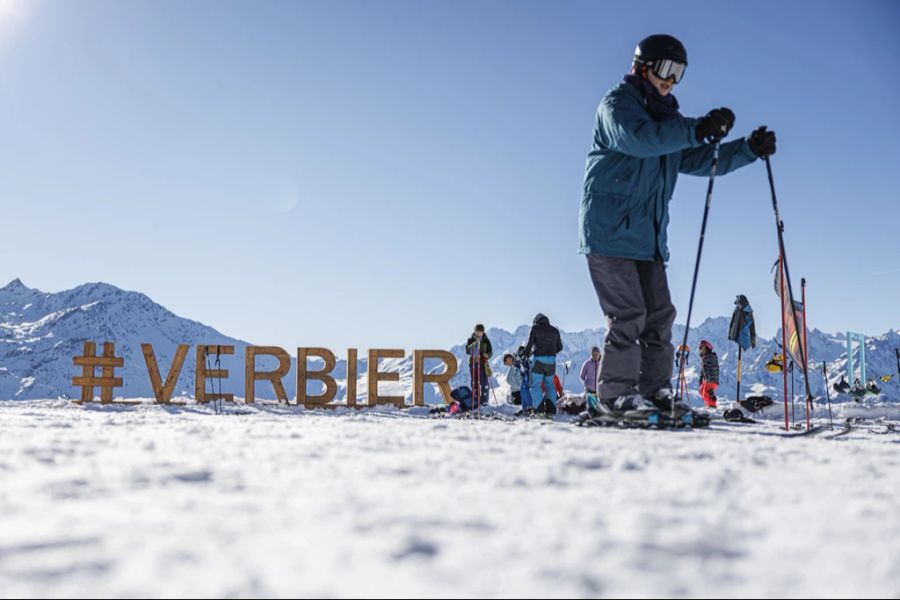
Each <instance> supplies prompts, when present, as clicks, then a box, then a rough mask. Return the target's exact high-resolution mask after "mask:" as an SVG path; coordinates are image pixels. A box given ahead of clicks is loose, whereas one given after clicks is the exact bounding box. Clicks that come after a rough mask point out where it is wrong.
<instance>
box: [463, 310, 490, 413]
mask: <svg viewBox="0 0 900 600" xmlns="http://www.w3.org/2000/svg"><path fill="white" fill-rule="evenodd" d="M466 353H467V354H468V355H469V375H470V376H471V381H472V396H473V397H474V403H475V404H474V406H475V407H480V406H481V405H482V403H484V404H487V402H488V400H489V399H490V396H489V395H488V394H489V393H490V380H488V377H490V376H491V371H490V367H489V366H488V361H490V360H491V355H492V354H493V353H494V349H493V348H492V347H491V340H489V339H488V336H487V334H486V333H485V332H484V325H482V324H481V323H479V324H478V325H476V326H475V331H474V332H473V333H472V335H471V336H470V337H469V339H468V340H467V341H466Z"/></svg>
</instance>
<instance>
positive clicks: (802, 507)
mask: <svg viewBox="0 0 900 600" xmlns="http://www.w3.org/2000/svg"><path fill="white" fill-rule="evenodd" d="M226 413H227V414H221V415H217V414H214V412H213V410H212V408H211V407H209V406H198V405H195V404H188V405H185V406H180V407H168V408H163V407H160V406H153V405H150V404H143V405H139V406H133V407H101V406H99V405H88V406H84V407H82V406H77V405H74V404H70V403H67V402H63V401H58V400H53V401H31V400H29V401H20V402H0V425H2V429H0V431H2V435H0V482H2V487H0V596H3V597H18V596H29V597H34V596H39V597H48V596H67V597H111V596H115V597H145V596H146V597H163V596H164V597H246V596H280V597H296V596H316V597H329V596H339V597H351V596H363V597H372V596H393V597H437V596H463V597H499V596H504V597H509V596H528V597H537V596H552V597H572V596H574V597H584V596H609V597H621V596H628V597H634V596H675V597H683V596H707V597H748V598H749V597H836V596H844V597H847V596H854V597H861V598H865V597H897V596H898V594H900V501H898V492H900V445H898V442H900V435H898V434H891V433H885V434H883V435H880V434H878V433H874V432H873V431H877V430H878V429H885V427H884V426H881V427H875V426H865V425H863V426H860V427H859V428H857V429H855V430H853V431H852V432H851V433H849V434H848V435H846V436H841V437H840V438H835V439H826V438H825V437H823V436H817V437H802V438H790V439H788V438H783V437H780V433H779V430H778V426H777V422H775V421H767V422H765V423H762V424H758V425H728V424H725V423H722V422H719V423H714V427H715V428H716V429H715V430H704V431H694V432H690V431H680V432H670V431H656V432H653V431H635V430H614V429H582V428H578V427H575V426H574V425H573V424H572V423H571V422H567V421H565V420H562V419H558V420H556V421H554V422H547V421H542V420H530V421H517V422H506V421H499V420H488V419H482V420H480V421H476V420H461V419H460V420H455V419H431V418H429V416H428V415H427V411H425V410H421V409H411V410H406V411H400V410H363V411H359V412H350V411H346V410H334V411H303V410H300V409H297V408H294V407H291V408H287V407H278V406H273V405H261V404H257V405H255V406H253V407H244V406H240V405H237V406H227V407H226ZM842 416H843V415H841V414H839V415H837V418H838V420H839V419H840V417H842ZM869 429H872V430H873V431H869Z"/></svg>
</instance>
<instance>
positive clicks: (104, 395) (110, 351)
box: [100, 342, 116, 404]
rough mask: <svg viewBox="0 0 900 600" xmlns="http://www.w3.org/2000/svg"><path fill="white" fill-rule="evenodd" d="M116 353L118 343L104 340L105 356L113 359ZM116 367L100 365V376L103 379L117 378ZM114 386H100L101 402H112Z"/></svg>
mask: <svg viewBox="0 0 900 600" xmlns="http://www.w3.org/2000/svg"><path fill="white" fill-rule="evenodd" d="M115 355H116V345H115V344H114V343H113V342H103V358H106V359H112V358H115ZM115 375H116V372H115V368H114V367H113V366H112V365H110V364H106V365H103V366H102V367H100V377H101V378H103V379H113V378H115ZM112 393H113V386H111V385H108V386H103V387H101V388H100V403H101V404H109V403H110V402H112Z"/></svg>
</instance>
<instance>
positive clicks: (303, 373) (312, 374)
mask: <svg viewBox="0 0 900 600" xmlns="http://www.w3.org/2000/svg"><path fill="white" fill-rule="evenodd" d="M310 356H318V357H319V358H321V359H323V360H324V361H325V367H324V368H323V369H322V370H321V371H309V369H308V365H307V364H306V361H307V359H308V358H309V357H310ZM334 363H335V359H334V353H333V352H332V351H331V350H329V349H328V348H297V404H302V405H303V406H306V407H308V408H315V407H317V406H323V405H326V404H328V403H330V402H331V401H332V400H334V397H335V396H336V395H337V382H336V381H335V380H334V377H332V376H331V375H329V373H331V371H332V370H334ZM307 379H318V380H319V381H322V382H323V383H324V384H325V393H323V394H320V395H318V396H309V395H307V393H306V381H307Z"/></svg>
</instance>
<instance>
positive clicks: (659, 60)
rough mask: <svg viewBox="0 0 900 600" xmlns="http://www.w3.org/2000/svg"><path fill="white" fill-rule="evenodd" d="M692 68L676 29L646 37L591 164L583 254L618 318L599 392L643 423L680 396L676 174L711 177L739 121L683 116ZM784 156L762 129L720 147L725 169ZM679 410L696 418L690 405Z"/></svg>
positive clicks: (601, 128)
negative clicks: (676, 385) (670, 267)
mask: <svg viewBox="0 0 900 600" xmlns="http://www.w3.org/2000/svg"><path fill="white" fill-rule="evenodd" d="M686 67H687V51H686V50H685V48H684V46H683V45H682V43H681V42H679V41H678V40H677V39H676V38H674V37H672V36H670V35H651V36H649V37H647V38H645V39H643V40H642V41H641V42H640V43H639V44H638V46H637V48H636V50H635V53H634V59H633V63H632V69H631V73H630V74H628V75H626V76H625V80H624V81H623V82H622V83H620V84H618V85H617V86H615V87H614V88H612V89H611V90H610V91H609V92H608V93H607V94H606V96H605V97H604V98H603V100H602V101H601V102H600V106H599V108H598V109H597V114H596V121H595V125H594V133H593V146H592V148H591V151H590V152H589V153H588V158H587V165H586V170H585V179H584V196H583V198H582V202H581V211H580V215H579V218H580V222H581V241H580V252H581V253H582V254H586V255H587V264H588V270H589V272H590V276H591V280H592V281H593V284H594V289H595V291H596V293H597V297H598V299H599V300H600V306H601V308H602V310H603V313H604V314H605V315H606V318H607V322H608V325H609V328H608V332H607V335H606V339H605V341H604V354H603V358H602V360H601V363H600V377H599V385H598V388H599V389H598V390H597V391H598V395H599V396H600V399H601V402H600V405H601V406H602V407H603V409H604V410H605V411H609V412H610V413H613V414H620V415H625V416H626V418H633V419H637V420H652V416H653V415H656V418H657V419H658V415H659V413H660V409H661V410H662V411H663V412H665V413H668V411H669V409H670V406H671V401H672V389H671V383H670V375H671V373H672V371H671V369H672V364H673V358H674V357H673V354H674V348H673V347H672V343H671V339H672V323H673V322H674V320H675V307H674V306H673V305H672V301H671V299H670V295H669V285H668V281H667V279H666V272H665V263H666V261H667V260H668V259H669V250H668V248H667V246H666V228H667V226H668V223H669V200H670V199H671V197H672V193H673V191H674V188H675V181H676V179H677V177H678V174H679V173H687V174H690V175H698V176H708V175H709V174H710V169H711V166H712V160H713V153H714V148H713V143H718V142H719V140H721V139H722V138H724V137H725V136H726V135H727V134H728V132H729V131H730V130H731V128H732V126H733V125H734V121H735V116H734V113H733V112H732V111H731V110H729V109H728V108H724V107H723V108H716V109H713V110H711V111H709V112H708V113H707V114H706V115H705V116H703V117H701V118H698V119H694V118H687V117H684V116H682V115H681V113H680V112H679V111H678V102H677V101H676V100H675V97H674V96H673V95H672V93H671V92H672V90H673V88H674V86H675V85H677V84H678V83H679V82H680V81H681V79H682V76H683V75H684V71H685V68H686ZM774 153H775V134H774V132H771V131H767V130H766V128H765V127H760V128H758V129H757V130H755V131H754V132H753V133H752V134H751V135H750V136H749V137H747V138H743V139H739V140H736V141H733V142H728V143H724V144H722V145H721V146H720V148H719V161H718V166H717V174H726V173H729V172H731V171H734V170H735V169H738V168H740V167H743V166H745V165H748V164H750V163H752V162H754V161H755V160H756V159H757V157H761V156H767V155H770V154H774ZM676 408H677V412H678V415H679V416H680V417H681V418H682V419H683V420H689V419H690V418H691V413H690V407H689V406H687V405H686V404H684V403H683V402H681V403H679V405H678V406H677V407H676Z"/></svg>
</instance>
